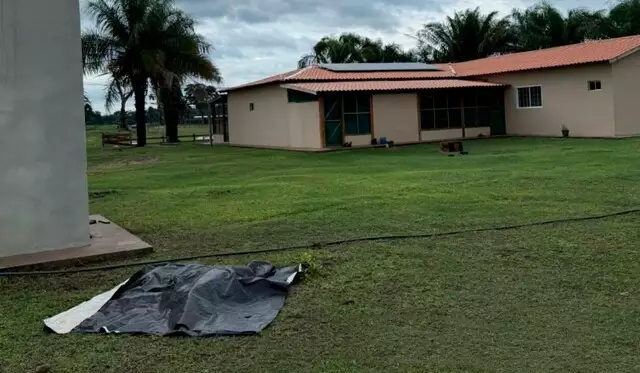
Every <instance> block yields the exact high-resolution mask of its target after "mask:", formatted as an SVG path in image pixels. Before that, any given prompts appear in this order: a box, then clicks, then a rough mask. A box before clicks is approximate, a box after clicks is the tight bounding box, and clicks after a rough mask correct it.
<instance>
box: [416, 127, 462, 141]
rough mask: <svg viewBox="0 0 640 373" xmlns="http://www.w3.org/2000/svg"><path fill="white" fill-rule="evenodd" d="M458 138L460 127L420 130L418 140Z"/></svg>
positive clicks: (459, 136) (460, 135) (460, 134)
mask: <svg viewBox="0 0 640 373" xmlns="http://www.w3.org/2000/svg"><path fill="white" fill-rule="evenodd" d="M459 138H462V129H461V128H457V129H449V130H429V131H421V132H420V140H422V141H437V140H448V139H459Z"/></svg>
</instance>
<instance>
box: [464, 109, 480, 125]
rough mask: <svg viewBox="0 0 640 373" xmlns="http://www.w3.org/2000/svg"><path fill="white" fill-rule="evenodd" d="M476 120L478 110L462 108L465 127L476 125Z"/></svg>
mask: <svg viewBox="0 0 640 373" xmlns="http://www.w3.org/2000/svg"><path fill="white" fill-rule="evenodd" d="M477 120H478V110H477V109H476V108H465V109H464V126H465V127H476V123H477Z"/></svg>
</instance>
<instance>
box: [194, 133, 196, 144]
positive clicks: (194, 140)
mask: <svg viewBox="0 0 640 373" xmlns="http://www.w3.org/2000/svg"><path fill="white" fill-rule="evenodd" d="M193 142H196V134H195V133H194V134H193Z"/></svg>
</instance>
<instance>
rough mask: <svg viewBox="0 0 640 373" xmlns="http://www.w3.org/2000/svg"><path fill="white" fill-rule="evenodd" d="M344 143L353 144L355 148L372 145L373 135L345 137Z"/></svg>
mask: <svg viewBox="0 0 640 373" xmlns="http://www.w3.org/2000/svg"><path fill="white" fill-rule="evenodd" d="M344 142H351V145H353V146H361V145H371V135H345V136H344Z"/></svg>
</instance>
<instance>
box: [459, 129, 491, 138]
mask: <svg viewBox="0 0 640 373" xmlns="http://www.w3.org/2000/svg"><path fill="white" fill-rule="evenodd" d="M464 133H465V136H466V137H467V138H473V137H478V136H480V135H482V136H484V137H489V135H491V127H473V128H466V129H465V131H464Z"/></svg>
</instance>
